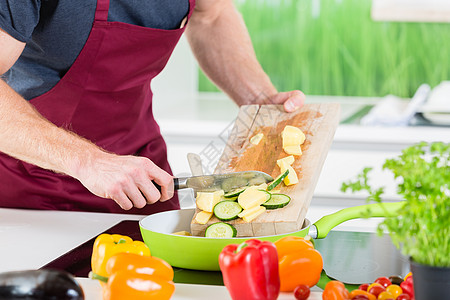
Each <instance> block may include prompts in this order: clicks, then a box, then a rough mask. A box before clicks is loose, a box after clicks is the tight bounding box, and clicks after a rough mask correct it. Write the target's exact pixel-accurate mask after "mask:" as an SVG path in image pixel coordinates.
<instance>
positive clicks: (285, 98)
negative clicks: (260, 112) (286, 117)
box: [271, 90, 306, 112]
mask: <svg viewBox="0 0 450 300" xmlns="http://www.w3.org/2000/svg"><path fill="white" fill-rule="evenodd" d="M305 98H306V97H305V94H303V93H302V92H301V91H299V90H295V91H290V92H281V93H278V94H276V95H275V96H273V97H272V98H271V101H272V103H273V104H283V106H284V110H285V111H286V112H293V111H296V110H297V109H299V108H300V107H302V106H303V104H304V103H305Z"/></svg>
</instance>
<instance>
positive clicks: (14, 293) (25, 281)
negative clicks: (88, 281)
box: [0, 269, 84, 300]
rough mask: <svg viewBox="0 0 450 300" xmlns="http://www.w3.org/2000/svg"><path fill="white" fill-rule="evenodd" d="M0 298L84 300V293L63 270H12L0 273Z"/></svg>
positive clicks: (1, 299) (7, 299)
mask: <svg viewBox="0 0 450 300" xmlns="http://www.w3.org/2000/svg"><path fill="white" fill-rule="evenodd" d="M0 300H84V293H83V289H82V288H81V286H80V285H79V284H78V282H77V281H76V280H75V278H74V277H73V276H72V275H71V274H69V273H67V272H65V271H60V270H54V269H41V270H26V271H13V272H5V273H0Z"/></svg>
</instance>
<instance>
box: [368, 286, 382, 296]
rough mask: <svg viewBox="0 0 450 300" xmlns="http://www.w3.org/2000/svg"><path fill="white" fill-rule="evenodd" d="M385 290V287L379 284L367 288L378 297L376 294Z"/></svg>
mask: <svg viewBox="0 0 450 300" xmlns="http://www.w3.org/2000/svg"><path fill="white" fill-rule="evenodd" d="M385 290H386V289H385V288H384V287H382V286H381V285H375V286H373V287H371V288H370V289H369V290H368V292H369V293H371V294H372V295H374V296H375V297H377V298H378V295H379V294H381V293H382V292H384V291H385Z"/></svg>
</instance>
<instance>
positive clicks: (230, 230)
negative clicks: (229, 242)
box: [205, 222, 237, 238]
mask: <svg viewBox="0 0 450 300" xmlns="http://www.w3.org/2000/svg"><path fill="white" fill-rule="evenodd" d="M236 234H237V230H236V228H234V226H233V225H230V224H228V223H223V222H218V223H214V224H211V225H209V226H208V228H206V231H205V237H210V238H232V237H235V236H236Z"/></svg>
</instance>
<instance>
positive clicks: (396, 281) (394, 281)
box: [389, 275, 403, 285]
mask: <svg viewBox="0 0 450 300" xmlns="http://www.w3.org/2000/svg"><path fill="white" fill-rule="evenodd" d="M389 280H390V281H391V282H392V284H396V285H400V283H402V282H403V278H402V277H401V276H398V275H395V276H389Z"/></svg>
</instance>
